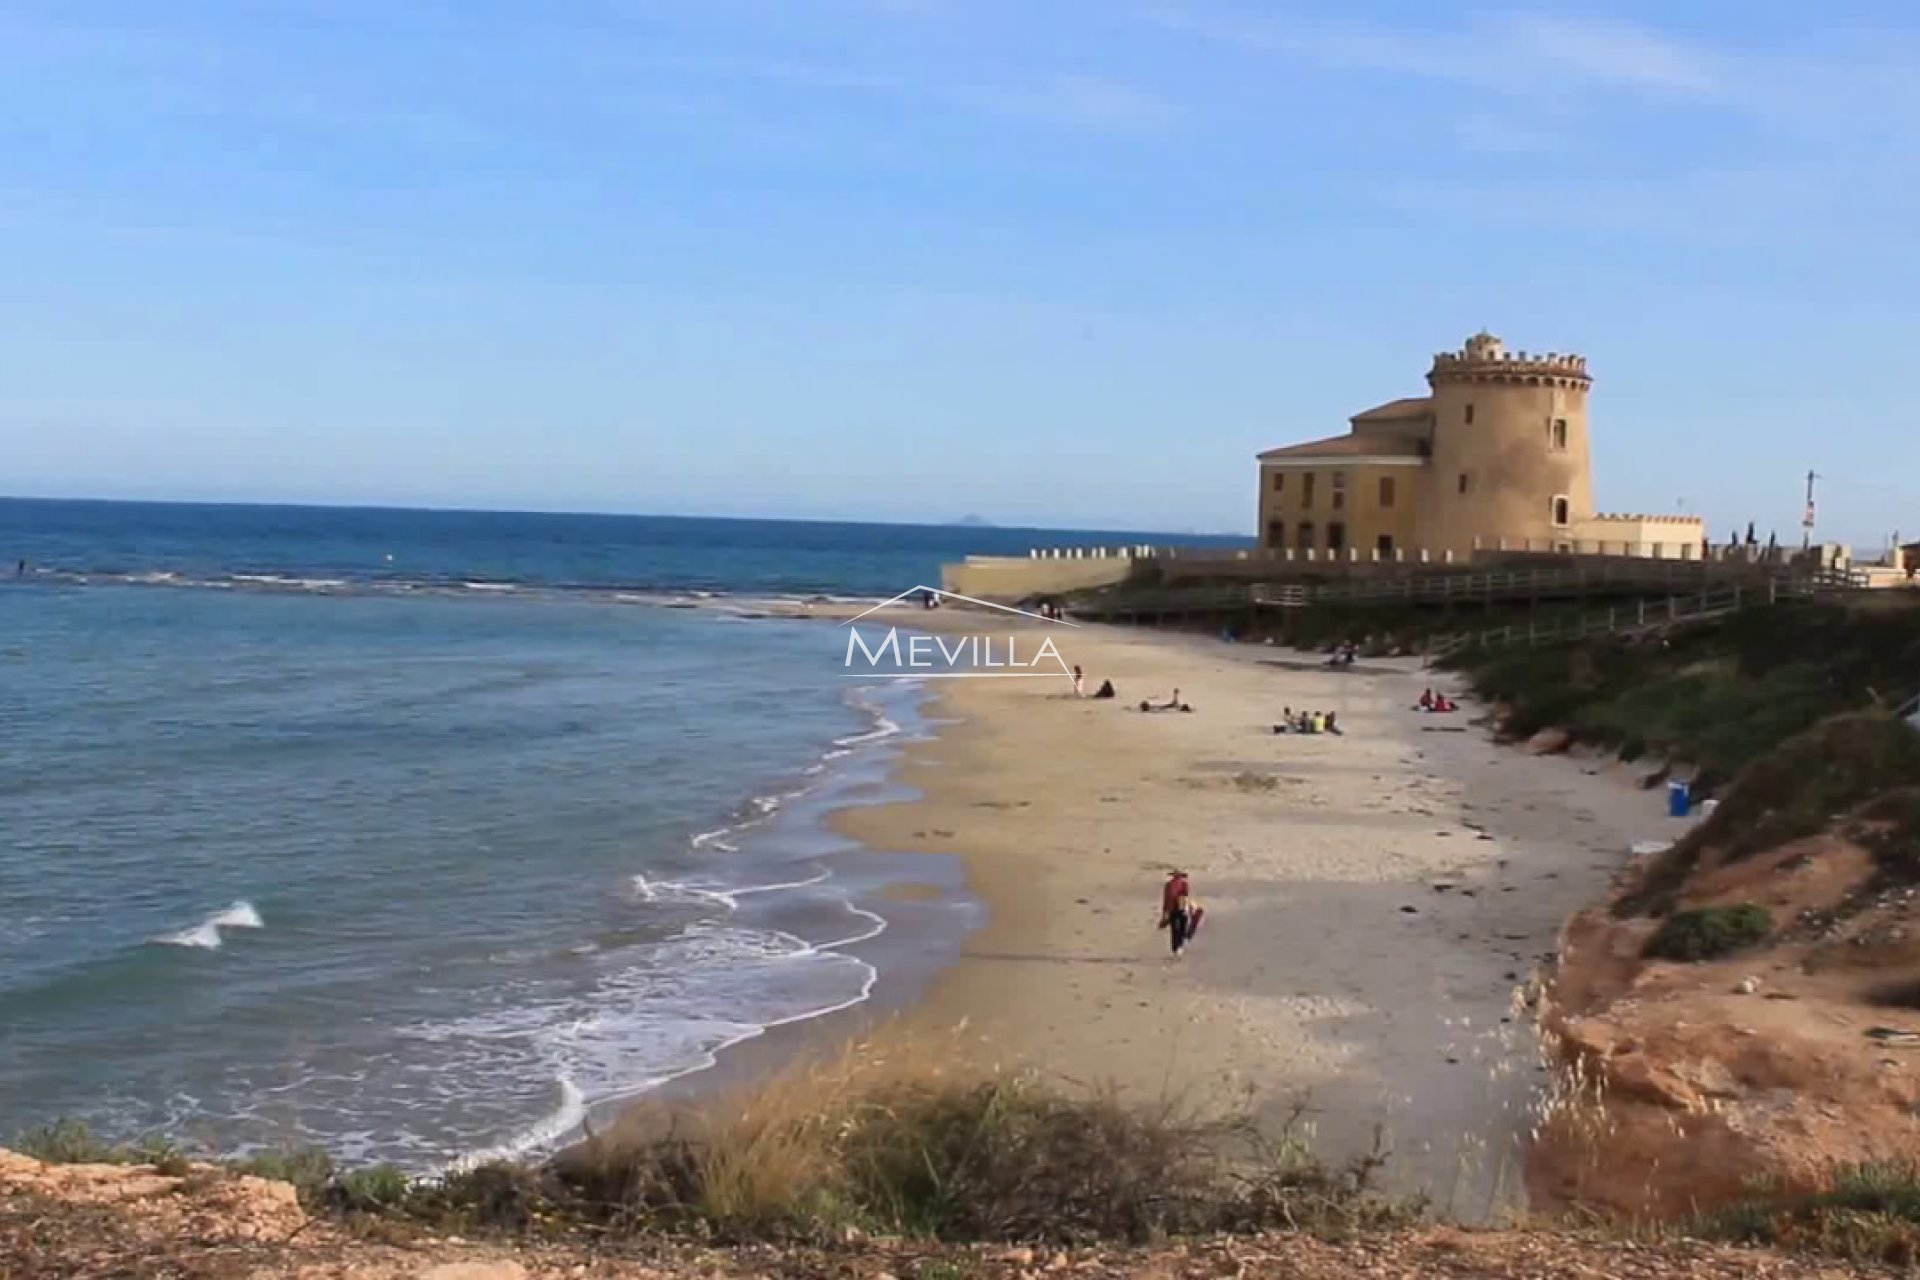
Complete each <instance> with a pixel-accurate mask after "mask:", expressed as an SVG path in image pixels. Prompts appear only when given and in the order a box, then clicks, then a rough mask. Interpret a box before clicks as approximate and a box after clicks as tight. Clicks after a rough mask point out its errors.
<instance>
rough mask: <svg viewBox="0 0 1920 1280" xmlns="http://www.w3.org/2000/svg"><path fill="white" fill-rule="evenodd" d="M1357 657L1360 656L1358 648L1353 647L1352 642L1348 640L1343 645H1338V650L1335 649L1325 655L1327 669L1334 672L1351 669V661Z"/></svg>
mask: <svg viewBox="0 0 1920 1280" xmlns="http://www.w3.org/2000/svg"><path fill="white" fill-rule="evenodd" d="M1359 656H1360V649H1359V646H1357V645H1355V644H1354V643H1353V641H1351V640H1349V641H1347V642H1346V643H1345V644H1343V645H1340V646H1339V647H1338V648H1336V649H1335V650H1334V651H1333V652H1332V653H1330V654H1328V655H1327V665H1328V666H1329V667H1332V668H1333V669H1334V670H1335V671H1344V670H1346V669H1347V668H1348V667H1351V666H1352V665H1353V660H1354V659H1355V658H1357V657H1359Z"/></svg>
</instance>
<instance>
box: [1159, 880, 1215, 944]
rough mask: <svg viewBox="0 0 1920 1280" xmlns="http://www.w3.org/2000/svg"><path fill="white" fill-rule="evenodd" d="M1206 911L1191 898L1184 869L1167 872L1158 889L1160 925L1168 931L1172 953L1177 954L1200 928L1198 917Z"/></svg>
mask: <svg viewBox="0 0 1920 1280" xmlns="http://www.w3.org/2000/svg"><path fill="white" fill-rule="evenodd" d="M1205 914H1206V913H1205V912H1204V911H1202V910H1201V909H1200V904H1198V903H1197V902H1195V901H1194V900H1193V890H1192V886H1191V885H1190V884H1189V883H1188V880H1187V873H1186V872H1184V871H1169V872H1167V883H1166V885H1165V886H1164V887H1163V888H1162V889H1161V890H1160V927H1161V928H1162V929H1165V930H1167V931H1168V935H1169V937H1170V938H1171V940H1172V942H1173V954H1174V955H1176V956H1177V955H1179V954H1180V952H1181V951H1182V950H1183V949H1184V948H1185V947H1186V945H1187V942H1188V941H1189V940H1190V939H1191V938H1192V937H1193V935H1194V933H1195V932H1196V931H1197V930H1198V929H1199V928H1200V918H1201V916H1203V915H1205Z"/></svg>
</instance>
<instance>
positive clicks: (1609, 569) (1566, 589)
mask: <svg viewBox="0 0 1920 1280" xmlns="http://www.w3.org/2000/svg"><path fill="white" fill-rule="evenodd" d="M1716 583H1718V584H1722V585H1723V586H1728V585H1737V586H1739V587H1741V588H1743V589H1745V590H1747V591H1749V592H1752V591H1758V592H1761V593H1767V592H1772V593H1773V595H1774V598H1778V596H1779V595H1782V594H1791V595H1801V596H1804V595H1810V594H1824V593H1828V592H1838V591H1849V590H1853V589H1855V588H1857V587H1859V586H1861V585H1862V584H1861V583H1860V581H1858V575H1854V574H1849V573H1846V572H1843V571H1839V570H1828V569H1823V570H1818V571H1815V572H1807V573H1799V574H1793V575H1790V576H1789V575H1775V576H1765V575H1761V574H1756V573H1755V572H1754V570H1753V569H1752V568H1751V567H1750V566H1742V565H1732V566H1728V565H1722V564H1719V563H1717V562H1713V561H1687V560H1648V561H1645V562H1643V563H1639V564H1634V563H1626V562H1613V563H1604V564H1602V563H1596V564H1590V565H1577V566H1566V567H1555V568H1531V569H1497V570H1489V571H1486V572H1480V573H1438V574H1431V573H1429V574H1409V575H1405V576H1400V577H1394V578H1391V579H1386V580H1380V581H1360V582H1325V583H1254V584H1252V585H1248V586H1211V587H1165V588H1158V589H1152V588H1149V589H1134V590H1128V589H1125V588H1120V589H1118V590H1115V591H1113V592H1112V593H1110V594H1107V595H1102V596H1094V597H1091V598H1088V599H1085V600H1081V601H1079V602H1077V603H1076V604H1075V605H1074V606H1073V607H1072V610H1071V611H1072V612H1073V613H1075V614H1076V615H1079V616H1083V617H1090V618H1114V617H1146V616H1155V617H1170V616H1177V615H1181V614H1196V613H1215V612H1224V611H1235V610H1257V609H1270V608H1273V609H1303V608H1307V607H1310V606H1313V605H1327V604H1360V605H1365V604H1388V603H1395V602H1406V603H1448V602H1460V603H1468V602H1492V601H1496V600H1529V599H1537V598H1540V597H1543V596H1553V595H1565V594H1568V593H1575V594H1578V593H1580V592H1583V591H1590V590H1600V589H1604V588H1609V587H1625V588H1635V587H1638V588H1643V589H1650V590H1666V591H1668V592H1669V593H1671V594H1672V595H1674V596H1675V597H1676V598H1677V597H1680V596H1690V595H1694V594H1698V592H1697V591H1696V592H1679V591H1676V590H1675V589H1676V588H1680V587H1694V588H1698V589H1699V590H1702V591H1711V590H1713V589H1714V587H1715V585H1716Z"/></svg>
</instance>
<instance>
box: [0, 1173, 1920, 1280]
mask: <svg viewBox="0 0 1920 1280" xmlns="http://www.w3.org/2000/svg"><path fill="white" fill-rule="evenodd" d="M1876 1274H1893V1273H1892V1272H1880V1271H1875V1270H1871V1269H1868V1270H1862V1269H1858V1268H1850V1267H1844V1266H1839V1265H1836V1264H1832V1263H1827V1262H1822V1261H1819V1260H1814V1259H1801V1258H1795V1257H1788V1256H1783V1255H1778V1254H1772V1253H1766V1252H1757V1251H1747V1250H1738V1249H1729V1248H1724V1247H1717V1246H1709V1245H1704V1244H1699V1243H1694V1242H1690V1241H1684V1240H1676V1241H1670V1242H1663V1243H1659V1244H1648V1243H1637V1242H1631V1241H1625V1240H1621V1239H1617V1238H1602V1237H1585V1236H1581V1235H1578V1234H1573V1233H1568V1232H1563V1231H1557V1230H1526V1231H1500V1232H1477V1231H1476V1232H1465V1231H1459V1230H1455V1229H1452V1228H1447V1227H1437V1226H1433V1227H1421V1228H1418V1229H1411V1230H1405V1231H1396V1232H1391V1233H1382V1234H1369V1235H1364V1236H1361V1237H1358V1238H1355V1239H1352V1240H1347V1241H1341V1242H1328V1241H1323V1240H1317V1239H1314V1238H1311V1237H1309V1236H1305V1235H1269V1236H1259V1237H1249V1238H1235V1239H1223V1240H1208V1241H1198V1242H1190V1243H1179V1244H1170V1245H1164V1246H1160V1247H1156V1248H1148V1249H1113V1248H1088V1249H1076V1250H1069V1251H1058V1250H1051V1249H1027V1248H1005V1247H995V1248H971V1249H970V1248H959V1247H935V1246H928V1245H922V1244H911V1243H903V1242H896V1241H879V1240H849V1241H846V1242H844V1243H841V1244H837V1245H834V1246H831V1247H824V1248H823V1247H817V1246H797V1245H796V1246H781V1247H774V1246H768V1245H755V1246H739V1247H735V1248H729V1249H714V1248H707V1247H702V1246H698V1245H694V1244H690V1243H685V1242H679V1241H669V1240H656V1239H640V1240H623V1241H620V1242H618V1243H617V1244H616V1243H607V1244H604V1245H598V1246H596V1245H595V1244H594V1243H593V1242H591V1241H569V1242H563V1243H546V1242H539V1243H510V1242H498V1241H474V1240H464V1239H460V1238H457V1237H449V1236H445V1235H436V1234H432V1233H426V1232H422V1231H420V1230H418V1229H417V1228H413V1227H409V1226H402V1225H400V1224H393V1223H384V1222H378V1221H373V1222H366V1223H360V1224H355V1225H353V1226H346V1225H343V1224H341V1223H338V1222H334V1221H331V1220H328V1219H322V1218H314V1217H310V1216H309V1215H308V1214H307V1213H306V1212H305V1211H304V1210H302V1208H301V1207H300V1205H299V1203H298V1201H297V1199H296V1197H295V1195H294V1191H293V1188H292V1187H290V1186H288V1185H286V1184H284V1183H276V1182H267V1181H263V1180H261V1179H258V1178H247V1177H235V1176H232V1175H229V1174H227V1173H224V1172H222V1171H218V1170H211V1169H194V1170H189V1171H187V1172H185V1173H184V1174H182V1175H180V1176H171V1175H168V1174H163V1173H160V1172H159V1171H157V1170H155V1169H153V1168H151V1167H145V1166H132V1167H129V1166H119V1165H46V1164H42V1163H40V1162H39V1161H37V1160H32V1159H29V1158H27V1157H24V1156H17V1155H13V1154H10V1153H5V1152H0V1280H16V1278H17V1280H29V1278H31V1280H62V1278H65V1277H90V1278H91V1277H142V1278H144V1277H154V1278H156V1280H158V1278H161V1277H165V1278H167V1280H240V1278H242V1277H245V1278H247V1280H321V1278H322V1277H325V1278H326V1280H545V1278H547V1277H556V1278H557V1277H569V1278H572V1277H589V1276H590V1277H607V1278H608V1280H616V1278H617V1280H642V1278H643V1277H656V1276H698V1277H710V1278H716V1280H717V1278H721V1277H747V1276H763V1277H769V1278H772V1280H784V1278H787V1277H793V1278H798V1277H808V1278H809V1280H811V1278H813V1277H835V1278H836V1280H838V1278H843V1277H844V1278H846V1280H882V1278H883V1277H897V1278H898V1280H1000V1278H1002V1277H1005V1278H1007V1280H1012V1278H1014V1277H1045V1276H1050V1275H1057V1276H1063V1277H1065V1276H1073V1277H1108V1276H1129V1277H1159V1278H1162V1280H1188V1278H1190V1277H1191V1278H1195V1280H1198V1278H1200V1277H1206V1278H1208V1280H1217V1278H1219V1277H1243V1276H1286V1277H1300V1278H1301V1280H1349V1278H1352V1280H1358V1278H1359V1277H1369V1278H1372V1277H1383V1276H1385V1277H1391V1276H1407V1277H1412V1276H1450V1277H1480V1276H1485V1277H1495V1276H1499V1277H1516V1278H1517V1277H1596V1278H1597V1277H1608V1278H1612V1280H1636V1278H1638V1277H1652V1276H1682V1277H1698V1278H1700V1280H1711V1278H1717V1277H1727V1278H1728V1280H1734V1278H1736V1277H1737V1278H1738V1280H1770V1278H1772V1277H1815V1276H1847V1275H1876Z"/></svg>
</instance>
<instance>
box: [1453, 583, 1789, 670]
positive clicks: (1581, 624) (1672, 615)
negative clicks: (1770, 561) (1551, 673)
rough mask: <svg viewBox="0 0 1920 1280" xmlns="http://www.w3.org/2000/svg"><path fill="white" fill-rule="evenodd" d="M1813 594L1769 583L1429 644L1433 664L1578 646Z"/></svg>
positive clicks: (1618, 607)
mask: <svg viewBox="0 0 1920 1280" xmlns="http://www.w3.org/2000/svg"><path fill="white" fill-rule="evenodd" d="M1810 594H1812V592H1811V590H1810V589H1808V588H1802V587H1798V586H1794V585H1792V584H1783V583H1778V582H1773V583H1768V584H1767V586H1766V587H1765V588H1763V589H1758V590H1756V589H1754V588H1750V587H1744V586H1732V587H1720V588H1717V589H1715V590H1712V591H1703V592H1701V593H1700V594H1699V595H1697V596H1669V597H1667V598H1666V599H1665V600H1639V601H1635V602H1634V603H1633V604H1624V605H1616V606H1614V607H1613V608H1610V609H1606V610H1596V611H1594V612H1591V613H1587V614H1583V615H1581V616H1580V617H1577V618H1562V619H1555V620H1551V621H1548V622H1534V621H1529V622H1527V623H1526V624H1524V625H1522V624H1518V623H1515V624H1512V625H1510V626H1504V627H1492V628H1489V629H1487V630H1484V631H1464V632H1461V633H1459V634H1457V635H1452V636H1448V637H1446V638H1444V639H1440V640H1436V641H1432V642H1429V643H1428V645H1427V647H1426V653H1427V657H1428V659H1429V660H1431V659H1435V658H1444V657H1446V656H1447V655H1448V654H1450V653H1456V652H1458V651H1459V650H1461V649H1467V648H1478V649H1504V648H1509V647H1512V646H1514V645H1521V644H1524V645H1526V646H1528V647H1529V648H1531V647H1534V646H1536V645H1543V644H1572V643H1574V642H1575V641H1579V640H1589V639H1594V638H1597V637H1599V636H1617V635H1644V634H1648V633H1652V632H1659V631H1664V630H1666V629H1667V628H1669V627H1673V626H1677V625H1679V624H1681V623H1688V622H1702V621H1705V620H1707V619H1709V618H1719V617H1724V616H1725V615H1727V614H1729V613H1733V612H1735V611H1737V610H1739V609H1744V608H1746V607H1748V606H1749V605H1760V604H1776V603H1778V602H1779V601H1780V600H1782V599H1786V598H1789V597H1794V596H1806V595H1810Z"/></svg>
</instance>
